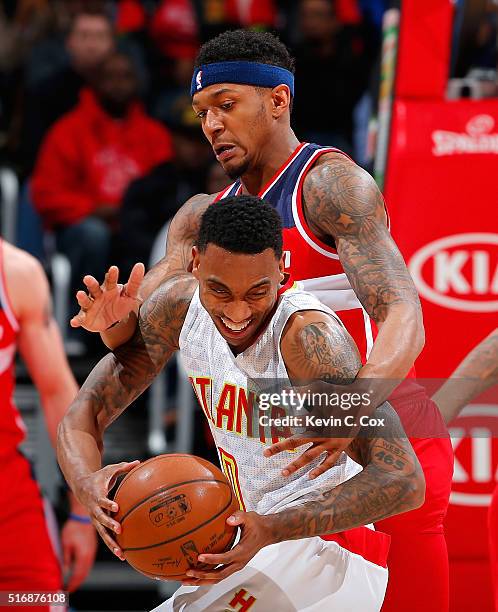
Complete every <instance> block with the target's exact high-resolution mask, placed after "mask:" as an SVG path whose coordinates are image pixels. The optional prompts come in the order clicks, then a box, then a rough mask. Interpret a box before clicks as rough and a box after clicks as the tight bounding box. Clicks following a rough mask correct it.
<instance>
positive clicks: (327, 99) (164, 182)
mask: <svg viewBox="0 0 498 612" xmlns="http://www.w3.org/2000/svg"><path fill="white" fill-rule="evenodd" d="M388 4H389V2H388V1H387V0H335V1H333V0H143V1H139V0H114V1H92V0H86V1H85V0H17V1H15V0H2V1H1V2H0V165H4V166H5V165H7V166H9V167H11V168H13V169H14V170H15V172H16V174H17V176H18V177H19V180H20V184H21V186H22V190H21V198H20V210H21V213H22V222H21V223H20V224H19V226H20V232H21V234H22V235H20V236H18V238H19V240H18V242H19V243H20V246H22V247H23V248H26V249H27V250H28V251H31V252H34V253H35V254H36V255H38V256H41V257H43V248H42V247H40V248H39V247H37V244H36V243H37V240H39V231H38V230H37V231H38V234H37V233H36V231H35V230H33V228H34V227H35V228H36V227H38V226H40V227H43V232H48V233H50V234H51V236H52V237H53V244H54V248H56V249H57V251H58V252H61V253H63V254H65V255H66V256H67V258H68V259H69V261H70V263H71V268H72V283H71V284H72V287H71V292H72V293H73V294H74V291H75V290H76V289H77V288H79V287H80V286H81V278H82V276H83V275H84V274H86V273H91V274H93V275H95V276H96V277H97V278H99V279H101V278H102V277H103V274H104V271H105V270H106V268H107V266H108V265H109V263H115V264H118V265H119V266H120V269H121V272H122V275H123V276H126V275H127V273H128V271H129V270H130V269H131V266H132V264H133V263H134V262H136V261H143V262H144V263H145V264H146V265H147V264H148V262H149V258H150V251H151V248H152V244H153V242H154V238H155V236H156V235H157V233H158V231H159V230H160V229H161V228H162V227H163V226H164V224H165V223H167V221H168V220H169V219H171V217H172V216H173V215H174V213H175V212H176V210H177V209H178V208H179V207H180V206H181V204H182V203H183V202H184V201H185V200H186V199H188V198H189V197H190V196H192V195H194V194H195V193H199V192H208V193H212V192H216V191H218V190H220V189H221V188H223V187H224V186H225V185H226V184H228V182H229V181H228V179H227V177H226V176H225V175H224V174H223V171H222V169H221V168H220V167H219V165H218V164H217V163H216V161H215V159H214V156H213V153H212V151H211V148H210V146H209V145H208V143H207V142H206V141H205V139H204V137H203V135H202V131H201V129H200V125H199V123H198V120H197V119H196V117H195V116H194V114H193V111H192V109H191V106H190V97H189V86H190V80H191V75H192V70H193V64H194V60H195V56H196V53H197V50H198V48H199V46H200V44H202V42H204V41H205V40H207V39H208V38H211V37H213V36H215V35H216V34H217V33H220V32H222V31H224V30H226V29H229V28H240V27H243V28H257V29H263V30H270V31H273V32H277V33H278V34H279V36H280V37H281V39H282V40H283V41H284V42H285V43H286V44H287V45H288V46H289V48H290V49H291V52H292V54H293V55H294V57H295V58H296V96H295V101H294V109H293V119H292V120H293V127H294V129H295V131H296V135H297V136H298V138H299V139H300V140H307V141H313V142H317V143H319V144H328V145H333V146H337V147H339V148H341V149H343V150H344V151H346V152H347V153H349V154H350V155H351V156H352V157H353V158H354V159H355V160H356V161H357V162H358V163H360V164H362V165H363V166H366V167H367V168H368V164H369V153H368V150H367V144H366V143H367V141H368V139H367V126H368V121H369V118H370V116H371V114H372V109H374V108H375V100H376V82H377V80H378V78H377V76H376V75H378V65H379V54H380V42H381V27H382V15H383V12H384V10H385V8H386V5H388ZM490 15H491V18H490V21H489V22H487V23H486V24H483V29H482V32H481V33H480V39H479V41H476V46H475V52H474V53H475V56H474V57H469V65H468V66H466V67H465V70H469V69H471V68H473V67H475V66H476V65H477V66H478V67H481V68H486V67H488V65H489V67H491V68H493V67H496V57H495V49H496V45H495V38H496V23H495V22H494V21H493V20H495V17H496V14H495V13H490ZM30 219H32V220H33V223H30V222H29V220H30ZM37 249H38V251H37ZM40 250H41V252H40Z"/></svg>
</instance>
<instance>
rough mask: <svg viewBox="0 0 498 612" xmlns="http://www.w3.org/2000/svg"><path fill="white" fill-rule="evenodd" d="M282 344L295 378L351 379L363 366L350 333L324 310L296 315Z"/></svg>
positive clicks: (288, 368) (283, 354)
mask: <svg viewBox="0 0 498 612" xmlns="http://www.w3.org/2000/svg"><path fill="white" fill-rule="evenodd" d="M281 347H282V356H283V358H284V361H285V364H286V366H287V370H288V371H289V373H290V374H291V377H292V378H298V379H319V378H320V379H323V380H327V381H329V382H342V383H344V382H346V381H347V382H351V381H352V380H353V379H354V378H355V376H356V374H357V373H358V370H359V369H360V367H361V361H360V357H359V354H358V350H357V348H356V346H355V344H354V342H353V340H352V339H351V337H350V335H349V334H348V332H347V331H346V330H345V329H344V327H342V325H341V324H340V323H339V322H338V321H336V320H335V319H333V318H332V317H331V316H330V315H327V314H326V313H323V312H318V311H306V312H299V313H296V314H295V315H293V316H292V317H291V318H290V319H289V322H288V323H287V326H286V328H285V329H284V333H283V334H282V342H281Z"/></svg>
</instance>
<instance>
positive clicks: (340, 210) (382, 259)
mask: <svg viewBox="0 0 498 612" xmlns="http://www.w3.org/2000/svg"><path fill="white" fill-rule="evenodd" d="M303 197H304V202H305V204H304V206H305V214H306V217H307V220H308V222H309V224H310V226H311V228H312V229H313V231H315V232H316V233H317V235H318V236H319V237H320V238H322V239H323V240H325V241H327V240H328V242H329V243H331V242H332V241H333V242H335V245H336V248H337V252H338V254H339V257H340V260H341V263H342V265H343V267H344V270H345V272H346V274H347V277H348V279H349V281H350V282H351V285H352V287H353V289H354V291H355V293H356V295H357V296H358V298H359V299H360V301H361V303H362V305H363V307H364V308H365V310H366V311H367V312H368V313H369V315H370V316H371V317H372V318H373V319H374V320H376V321H378V322H379V321H383V320H385V318H386V316H387V310H388V308H389V306H391V305H393V304H396V303H407V302H408V303H410V304H412V305H414V306H415V307H416V308H417V309H420V302H419V299H418V295H417V291H416V289H415V286H414V284H413V281H412V279H411V277H410V274H409V272H408V270H407V268H406V265H405V262H404V261H403V258H402V256H401V254H400V253H399V251H398V249H397V247H396V245H395V243H394V242H393V240H392V238H391V236H390V234H389V231H388V229H387V227H386V224H385V210H384V203H383V200H382V196H381V194H380V192H379V190H378V188H377V186H376V184H375V182H374V180H373V179H372V177H370V176H369V175H368V174H367V173H366V172H365V171H364V170H362V169H361V168H359V167H358V166H356V165H355V164H353V163H352V162H351V161H349V160H348V159H346V158H344V159H342V158H341V157H339V156H337V155H335V156H333V157H332V158H330V157H329V158H327V156H324V159H323V161H321V160H320V161H319V163H318V164H317V165H316V166H315V168H313V170H312V171H311V172H310V173H309V175H308V176H307V177H306V181H305V184H304V191H303Z"/></svg>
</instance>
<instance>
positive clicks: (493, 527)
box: [489, 487, 498, 610]
mask: <svg viewBox="0 0 498 612" xmlns="http://www.w3.org/2000/svg"><path fill="white" fill-rule="evenodd" d="M489 557H490V561H491V574H492V577H493V587H494V595H495V609H496V610H498V487H496V488H495V491H494V493H493V498H492V499H491V506H490V507H489Z"/></svg>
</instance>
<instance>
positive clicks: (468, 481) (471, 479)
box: [450, 404, 498, 506]
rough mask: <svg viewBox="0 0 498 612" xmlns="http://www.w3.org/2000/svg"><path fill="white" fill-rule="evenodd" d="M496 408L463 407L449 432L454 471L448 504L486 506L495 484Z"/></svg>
mask: <svg viewBox="0 0 498 612" xmlns="http://www.w3.org/2000/svg"><path fill="white" fill-rule="evenodd" d="M497 427H498V406H494V405H491V404H490V405H484V404H475V405H471V406H466V407H465V409H464V410H462V412H461V414H460V416H459V417H458V420H457V421H455V423H454V424H453V425H452V426H451V428H450V436H451V443H452V445H453V450H454V452H455V469H454V472H453V485H452V491H451V495H450V503H451V504H453V505H457V506H489V504H490V503H491V497H492V495H493V491H494V488H495V486H496V483H497V480H498V473H497V471H498V439H497V438H496V437H493V435H494V436H496V430H497Z"/></svg>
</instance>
